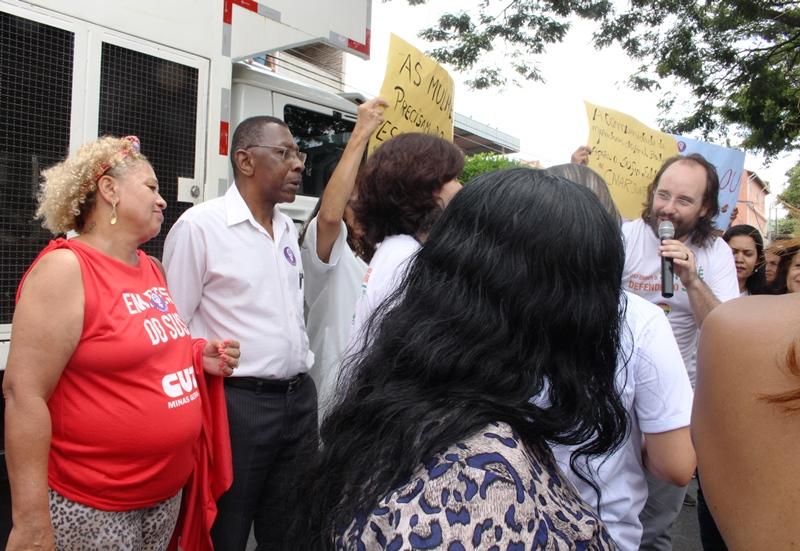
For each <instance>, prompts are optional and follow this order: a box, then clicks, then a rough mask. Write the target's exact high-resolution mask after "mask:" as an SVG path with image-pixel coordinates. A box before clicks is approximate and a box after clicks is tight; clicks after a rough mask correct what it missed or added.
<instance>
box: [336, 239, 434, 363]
mask: <svg viewBox="0 0 800 551" xmlns="http://www.w3.org/2000/svg"><path fill="white" fill-rule="evenodd" d="M419 248H420V244H419V242H418V241H417V240H416V239H414V238H413V237H412V236H410V235H392V236H389V237H387V238H386V239H384V240H383V241H382V242H381V243H380V245H378V249H377V250H376V251H375V255H374V256H373V257H372V261H371V262H370V263H369V267H367V271H366V273H365V274H364V279H363V281H362V282H361V291H360V293H359V297H358V301H357V302H356V309H355V315H354V316H353V328H352V333H351V335H350V343H351V345H350V346H352V349H353V350H358V349H359V348H360V344H361V336H362V335H361V332H362V331H363V330H364V326H365V325H366V324H367V322H368V321H369V317H370V316H371V315H372V312H374V311H375V309H376V308H377V307H378V306H380V304H381V303H382V302H383V301H384V299H386V298H387V297H388V296H389V295H391V294H392V292H394V290H395V289H397V287H398V286H399V285H400V283H401V282H402V277H403V276H404V275H405V271H406V268H407V267H408V263H409V261H410V260H411V258H412V257H413V256H414V254H415V253H416V252H417V251H418V250H419Z"/></svg>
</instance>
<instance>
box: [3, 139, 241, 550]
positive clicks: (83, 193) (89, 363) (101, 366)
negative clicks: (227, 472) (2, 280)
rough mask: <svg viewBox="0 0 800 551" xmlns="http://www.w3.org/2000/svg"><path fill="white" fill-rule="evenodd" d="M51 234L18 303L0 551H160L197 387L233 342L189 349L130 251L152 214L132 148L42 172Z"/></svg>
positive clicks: (154, 228) (166, 299)
mask: <svg viewBox="0 0 800 551" xmlns="http://www.w3.org/2000/svg"><path fill="white" fill-rule="evenodd" d="M43 177H44V182H43V184H42V188H41V193H40V199H39V209H38V211H37V217H39V218H41V219H43V225H44V226H45V227H46V228H47V229H48V230H50V231H51V232H52V233H53V234H54V235H62V234H65V233H67V232H71V231H74V232H77V233H78V236H77V237H74V238H72V239H63V238H59V239H56V240H55V241H52V242H50V244H49V245H48V246H47V247H45V249H44V250H43V251H42V252H41V253H40V255H39V256H38V257H37V258H36V260H35V261H34V262H33V264H32V265H31V267H30V268H29V269H28V271H27V272H26V273H25V275H24V276H23V278H22V281H21V282H20V285H19V290H18V292H17V307H16V310H15V312H14V320H13V327H14V329H13V335H12V338H11V349H10V352H9V357H8V365H7V368H6V373H5V379H4V381H3V393H4V395H5V400H6V411H5V418H6V454H7V455H6V458H7V465H8V473H9V478H10V481H11V492H12V509H13V511H12V514H13V522H14V526H13V529H12V531H11V535H10V537H9V540H8V544H7V547H6V549H8V550H9V551H16V550H21V549H34V548H35V549H59V550H94V549H97V550H99V549H122V550H148V551H149V550H153V551H155V550H163V549H166V547H167V544H168V542H169V540H170V537H171V536H172V532H173V529H174V527H175V522H176V520H177V517H178V511H179V508H180V504H181V489H182V487H183V486H184V484H186V482H187V480H188V478H189V476H190V474H191V472H192V468H193V462H194V451H195V443H196V441H197V440H198V437H199V435H200V430H201V415H202V414H201V396H200V394H199V390H198V382H197V379H198V378H201V376H202V375H203V373H204V371H205V372H206V373H211V374H214V375H224V376H228V375H231V373H232V372H233V370H234V368H235V367H236V365H237V362H238V356H239V350H238V343H237V342H236V341H232V340H230V341H225V342H222V341H216V340H215V341H209V342H206V341H204V340H201V339H197V340H194V341H193V340H192V338H191V336H190V335H189V330H188V328H187V327H186V324H185V323H184V322H183V320H182V319H181V317H180V316H179V315H178V313H177V311H176V309H175V305H174V303H173V301H172V297H171V295H170V292H169V291H168V289H167V284H166V281H165V279H164V275H163V273H162V270H161V267H160V264H159V263H158V262H157V261H155V260H154V259H151V258H150V257H148V256H147V255H146V254H145V253H144V252H142V251H141V250H140V249H139V246H141V245H142V244H143V243H145V242H147V241H149V240H150V239H152V238H153V237H155V236H156V235H157V234H158V232H159V231H160V229H161V224H162V222H163V221H164V214H163V211H164V209H165V208H166V202H165V201H164V199H163V198H162V197H161V195H160V194H159V191H158V180H157V179H156V175H155V173H154V172H153V167H152V166H150V163H149V162H148V161H147V159H146V158H145V157H144V155H142V154H141V152H140V147H139V140H138V139H137V138H136V137H134V136H129V137H126V138H114V137H104V138H100V139H98V140H95V141H92V142H90V143H88V144H86V145H84V146H82V147H81V148H80V149H79V150H78V151H77V152H76V153H74V154H73V155H71V156H70V157H68V158H67V159H66V160H65V161H63V162H61V163H59V164H57V165H55V166H53V167H51V168H49V169H47V170H45V171H44V173H43Z"/></svg>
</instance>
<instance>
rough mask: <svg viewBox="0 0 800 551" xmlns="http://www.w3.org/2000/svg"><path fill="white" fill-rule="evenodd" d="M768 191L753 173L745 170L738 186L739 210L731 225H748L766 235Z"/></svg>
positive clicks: (737, 203) (737, 204)
mask: <svg viewBox="0 0 800 551" xmlns="http://www.w3.org/2000/svg"><path fill="white" fill-rule="evenodd" d="M767 194H769V190H768V189H767V187H766V186H765V184H764V182H763V181H762V180H761V178H759V177H758V175H757V174H756V173H755V172H750V171H749V170H745V171H744V172H743V173H742V178H741V181H740V186H739V200H738V201H737V202H736V206H737V208H738V209H739V212H738V214H737V215H736V218H735V219H734V220H733V223H732V225H736V224H749V225H751V226H753V227H755V228H758V230H759V231H760V232H761V233H762V235H766V234H767V230H768V223H769V218H768V216H767V211H766V197H767Z"/></svg>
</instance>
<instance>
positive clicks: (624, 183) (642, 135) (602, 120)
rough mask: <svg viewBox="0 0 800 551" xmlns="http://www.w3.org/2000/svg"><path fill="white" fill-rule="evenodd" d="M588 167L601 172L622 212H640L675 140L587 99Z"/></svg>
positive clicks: (628, 215) (630, 214)
mask: <svg viewBox="0 0 800 551" xmlns="http://www.w3.org/2000/svg"><path fill="white" fill-rule="evenodd" d="M584 103H585V104H586V115H587V117H588V118H589V141H588V145H589V146H590V147H591V148H592V154H591V155H590V156H589V168H591V169H592V170H594V171H595V172H597V173H598V174H600V176H602V177H603V178H604V179H605V181H606V183H607V184H608V189H609V191H610V192H611V197H612V198H613V199H614V203H615V204H616V205H617V208H618V209H619V211H620V213H621V214H622V216H624V217H625V218H628V219H633V218H637V217H639V216H640V215H641V213H642V205H643V204H644V202H645V199H646V197H645V192H646V190H647V186H648V185H650V183H651V182H652V181H653V178H655V175H656V173H657V172H658V169H659V168H661V165H662V164H663V162H664V161H665V160H667V159H668V158H669V157H672V156H674V155H677V154H678V144H677V143H676V142H675V138H673V137H672V136H670V135H669V134H665V133H663V132H659V131H658V130H653V129H652V128H650V127H648V126H646V125H644V124H642V123H641V122H639V121H637V120H636V119H634V118H633V117H631V116H630V115H626V114H625V113H620V112H619V111H614V110H613V109H607V108H605V107H600V106H598V105H594V104H591V103H589V102H588V101H585V102H584Z"/></svg>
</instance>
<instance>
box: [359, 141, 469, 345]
mask: <svg viewBox="0 0 800 551" xmlns="http://www.w3.org/2000/svg"><path fill="white" fill-rule="evenodd" d="M463 167H464V153H463V152H462V151H461V150H460V149H459V148H458V147H456V146H455V145H453V144H452V143H450V142H448V141H447V140H443V139H441V138H437V137H436V136H432V135H429V134H420V133H415V132H412V133H409V134H401V135H400V136H397V137H396V138H392V139H391V140H389V141H387V142H385V143H383V144H382V145H381V146H380V147H378V148H377V149H376V150H375V152H374V153H373V154H372V156H371V157H370V158H369V161H367V164H366V166H365V167H364V169H363V170H362V171H361V173H360V174H359V175H358V181H357V183H356V188H357V195H358V200H357V201H356V204H355V205H354V207H353V212H354V214H355V217H356V221H357V223H358V226H359V227H360V228H362V230H363V232H364V233H363V239H362V242H363V244H364V250H365V251H366V254H367V256H368V257H369V267H368V268H367V272H366V274H365V275H364V280H363V282H362V284H361V292H360V294H359V297H358V302H357V303H356V309H355V316H354V318H353V329H352V334H351V343H352V344H351V345H352V346H353V350H356V349H360V348H362V347H361V346H357V345H358V344H361V343H360V342H359V341H360V339H361V338H362V337H363V333H364V325H365V324H366V323H367V321H368V320H369V318H370V315H371V314H372V312H373V311H374V310H376V309H377V308H378V307H379V306H380V305H381V303H382V302H383V301H384V299H386V298H387V297H389V296H390V295H391V294H392V292H393V291H394V290H395V289H396V288H397V286H398V284H399V283H400V281H402V277H401V276H402V274H403V272H404V271H405V268H406V266H407V265H408V262H409V260H410V259H411V258H412V257H413V256H414V254H415V253H416V252H417V250H418V249H419V247H420V245H421V244H422V243H423V242H424V241H425V239H426V238H427V236H428V232H429V231H430V230H431V228H432V227H433V224H434V222H436V220H437V219H438V218H439V216H440V215H441V213H442V211H443V210H444V208H445V207H446V206H447V204H448V203H449V202H450V199H452V198H453V196H454V195H455V194H456V193H458V191H459V190H460V189H461V184H460V183H459V182H458V180H457V179H456V177H457V176H458V174H459V173H460V172H461V169H462V168H463ZM373 253H374V254H373Z"/></svg>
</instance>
